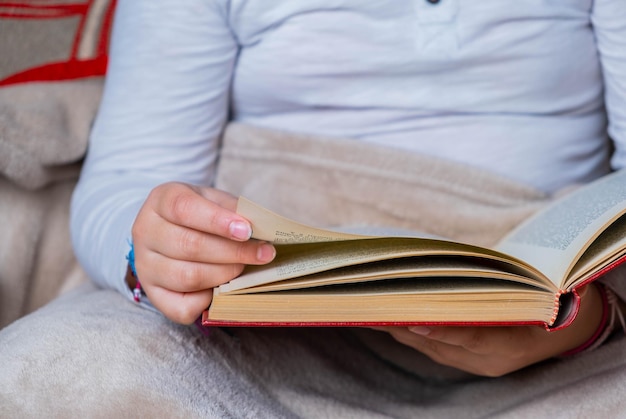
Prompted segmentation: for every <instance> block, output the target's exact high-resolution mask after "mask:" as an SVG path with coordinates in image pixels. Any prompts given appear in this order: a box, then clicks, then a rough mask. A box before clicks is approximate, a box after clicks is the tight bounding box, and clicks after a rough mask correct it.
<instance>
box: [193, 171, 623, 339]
mask: <svg viewBox="0 0 626 419" xmlns="http://www.w3.org/2000/svg"><path fill="white" fill-rule="evenodd" d="M237 211H238V213H240V214H241V215H243V216H244V217H246V218H247V219H248V220H249V221H250V222H251V223H252V227H253V232H254V233H253V237H254V238H256V239H260V240H267V241H270V242H273V243H274V244H275V245H276V249H277V256H276V258H275V260H274V261H272V263H270V264H268V265H264V266H247V267H246V269H245V270H244V272H243V273H242V275H240V276H239V277H237V278H235V279H233V280H232V281H230V282H229V283H227V284H224V285H221V286H220V287H218V288H216V289H215V292H214V296H213V301H212V303H211V306H210V307H209V309H208V310H206V311H205V312H204V313H203V319H202V320H203V324H205V325H230V326H233V325H258V326H318V325H328V326H341V325H346V326H351V325H363V326H366V325H380V324H387V325H406V324H456V325H461V324H484V325H492V324H543V325H545V326H546V327H552V328H556V327H565V326H567V325H568V324H569V323H571V321H572V320H573V319H574V317H575V315H576V313H577V312H578V305H579V302H580V298H579V297H578V293H577V292H576V289H577V288H579V287H581V286H583V285H585V284H587V283H589V282H591V281H593V280H594V279H596V278H598V277H599V276H601V275H602V274H604V273H605V272H607V271H608V270H610V269H612V268H613V267H615V266H617V265H618V264H619V263H621V262H623V261H624V260H626V215H625V214H626V170H622V171H619V172H615V173H612V174H610V175H608V176H605V177H603V178H601V179H599V180H597V181H595V182H593V183H590V184H588V185H586V186H584V187H581V188H579V189H577V190H576V191H575V192H573V193H570V194H569V195H566V196H564V197H563V198H561V199H559V200H557V201H555V202H554V203H553V204H551V205H550V206H548V207H547V208H545V209H544V210H542V211H540V212H539V213H537V214H536V215H534V216H533V217H530V218H529V219H528V220H526V221H525V222H523V223H522V224H521V225H519V226H518V227H517V228H516V229H514V230H513V231H511V232H510V233H509V234H508V235H507V236H506V237H504V238H503V239H502V240H501V241H500V242H499V243H498V244H497V245H496V246H494V247H493V248H492V249H488V248H485V247H480V246H475V245H472V244H468V243H459V242H455V241H451V240H446V239H443V238H436V237H427V236H419V235H378V234H377V235H371V234H368V235H362V234H353V233H346V232H338V231H333V230H326V229H318V228H313V227H309V226H306V225H302V224H299V223H296V222H294V221H292V220H288V219H286V218H283V217H281V216H279V215H277V214H274V213H272V212H270V211H268V210H266V209H264V208H261V207H259V206H257V205H255V204H254V203H252V202H250V201H248V200H246V199H245V198H240V199H239V203H238V208H237Z"/></svg>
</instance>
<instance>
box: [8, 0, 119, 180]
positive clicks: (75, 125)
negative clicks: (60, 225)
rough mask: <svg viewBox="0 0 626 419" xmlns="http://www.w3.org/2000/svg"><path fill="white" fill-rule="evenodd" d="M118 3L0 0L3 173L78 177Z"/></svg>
mask: <svg viewBox="0 0 626 419" xmlns="http://www.w3.org/2000/svg"><path fill="white" fill-rule="evenodd" d="M114 9H115V0H21V1H3V0H0V51H3V53H2V54H1V55H0V174H1V175H3V176H4V177H6V178H8V179H9V180H11V181H12V182H15V183H16V184H17V185H19V186H21V187H24V188H28V189H36V188H40V187H42V186H45V185H47V184H49V183H51V182H53V181H55V180H59V179H65V178H67V177H69V176H76V175H77V169H78V167H79V164H78V163H79V162H80V160H81V158H82V157H83V155H84V153H85V150H86V148H87V138H88V133H89V129H90V127H91V123H92V121H93V119H94V117H95V114H96V112H97V108H98V103H99V101H100V97H101V93H102V85H103V76H104V74H105V71H106V64H107V52H108V49H107V48H108V40H109V35H110V31H111V23H112V18H113V12H114Z"/></svg>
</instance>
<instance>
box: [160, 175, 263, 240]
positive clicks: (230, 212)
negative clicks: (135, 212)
mask: <svg viewBox="0 0 626 419" xmlns="http://www.w3.org/2000/svg"><path fill="white" fill-rule="evenodd" d="M203 194H205V195H210V196H213V197H215V199H218V202H219V203H218V202H214V201H212V200H210V199H207V198H206V197H205V196H203ZM232 199H235V198H227V195H226V194H225V193H220V192H217V191H214V192H206V191H205V192H202V193H200V192H199V189H198V188H194V187H190V186H188V185H185V184H176V183H169V184H165V185H161V186H158V187H156V188H155V189H154V190H153V191H152V192H151V194H150V197H148V201H149V202H153V201H154V205H155V208H156V212H157V213H158V214H159V216H161V217H163V218H164V219H165V220H167V221H169V222H171V223H173V224H177V225H181V226H185V227H188V228H192V229H195V230H198V231H202V232H205V233H211V234H216V235H219V236H222V237H226V238H230V239H234V240H248V239H249V238H250V236H251V235H252V227H251V226H250V223H249V222H248V221H247V220H246V219H245V218H243V217H241V216H240V215H238V214H236V213H235V212H234V209H235V206H236V201H235V202H233V201H232ZM220 203H221V204H224V205H227V207H226V208H225V207H223V206H221V205H220Z"/></svg>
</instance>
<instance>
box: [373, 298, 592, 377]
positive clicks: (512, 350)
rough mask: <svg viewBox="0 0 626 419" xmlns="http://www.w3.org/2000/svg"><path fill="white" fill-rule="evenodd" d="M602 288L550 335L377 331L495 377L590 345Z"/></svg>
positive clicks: (506, 330)
mask: <svg viewBox="0 0 626 419" xmlns="http://www.w3.org/2000/svg"><path fill="white" fill-rule="evenodd" d="M601 307H602V301H601V297H600V294H599V292H598V290H597V289H596V288H595V287H594V286H588V287H586V288H585V290H583V291H582V292H581V306H580V312H579V313H578V316H577V317H576V319H575V320H574V322H573V323H572V324H571V325H570V326H569V327H567V328H565V329H562V330H559V331H554V332H548V331H546V330H545V329H543V328H542V327H539V326H511V327H444V326H439V327H410V328H406V327H377V328H375V329H377V330H381V331H386V332H388V333H390V334H391V336H393V338H394V339H396V340H397V341H398V342H401V343H403V344H405V345H407V346H410V347H412V348H414V349H416V350H418V351H420V352H422V353H424V354H426V355H427V356H428V357H430V358H431V359H433V360H434V361H437V362H439V363H441V364H444V365H448V366H451V367H455V368H458V369H461V370H464V371H467V372H470V373H473V374H478V375H484V376H490V377H496V376H501V375H504V374H507V373H509V372H512V371H515V370H518V369H521V368H523V367H526V366H528V365H531V364H534V363H537V362H540V361H543V360H545V359H548V358H551V357H554V356H558V355H560V354H562V353H564V352H566V351H568V350H571V349H573V348H575V347H577V346H579V345H581V344H583V343H584V342H586V341H587V340H588V339H589V338H590V337H591V336H592V335H593V334H594V332H595V331H596V330H597V329H598V325H599V324H600V321H601V316H602V309H601Z"/></svg>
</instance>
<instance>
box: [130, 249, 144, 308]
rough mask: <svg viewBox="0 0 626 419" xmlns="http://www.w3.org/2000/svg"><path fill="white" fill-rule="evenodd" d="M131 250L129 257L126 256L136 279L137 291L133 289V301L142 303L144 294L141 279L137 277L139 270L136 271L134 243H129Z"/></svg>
mask: <svg viewBox="0 0 626 419" xmlns="http://www.w3.org/2000/svg"><path fill="white" fill-rule="evenodd" d="M128 244H129V245H130V250H129V252H128V255H127V256H126V260H127V261H128V266H130V272H131V274H132V275H133V277H134V278H135V289H133V299H134V300H135V301H136V302H138V303H140V302H141V295H142V294H143V290H142V289H141V282H139V277H138V276H137V269H135V247H134V245H133V242H132V241H129V242H128Z"/></svg>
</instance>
